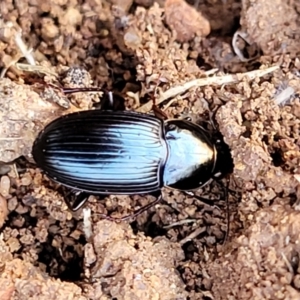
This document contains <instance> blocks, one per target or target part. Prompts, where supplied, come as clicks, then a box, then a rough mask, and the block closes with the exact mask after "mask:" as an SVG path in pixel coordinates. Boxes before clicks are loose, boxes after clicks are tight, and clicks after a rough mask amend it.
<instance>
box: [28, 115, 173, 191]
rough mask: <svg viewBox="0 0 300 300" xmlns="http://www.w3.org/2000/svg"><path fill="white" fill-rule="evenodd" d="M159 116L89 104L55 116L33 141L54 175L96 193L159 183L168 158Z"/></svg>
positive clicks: (37, 156)
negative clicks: (87, 109) (93, 106)
mask: <svg viewBox="0 0 300 300" xmlns="http://www.w3.org/2000/svg"><path fill="white" fill-rule="evenodd" d="M163 128H164V127H163V122H162V121H161V120H159V119H157V118H155V117H153V116H150V115H145V114H139V113H136V112H131V111H117V112H115V111H101V110H89V111H83V112H79V113H73V114H69V115H66V116H63V117H61V118H59V119H57V120H54V121H53V122H52V123H50V124H49V125H48V126H46V127H45V129H44V130H43V131H42V132H41V133H40V134H39V136H38V138H37V139H36V141H35V143H34V145H33V151H32V154H33V157H34V159H35V161H36V163H37V165H38V166H39V167H40V168H41V169H42V170H44V171H45V173H46V174H47V175H48V176H49V177H50V178H51V179H53V180H55V181H57V182H59V183H62V184H64V185H66V186H69V187H71V188H74V189H77V190H82V191H86V192H90V193H94V194H138V193H148V192H152V191H156V190H158V189H160V188H161V187H162V185H163V182H162V173H163V168H164V164H165V161H166V159H167V146H166V143H165V139H164V129H163Z"/></svg>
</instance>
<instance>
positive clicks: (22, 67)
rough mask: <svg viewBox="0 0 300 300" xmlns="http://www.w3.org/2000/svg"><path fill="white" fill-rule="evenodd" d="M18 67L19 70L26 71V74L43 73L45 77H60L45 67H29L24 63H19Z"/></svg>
mask: <svg viewBox="0 0 300 300" xmlns="http://www.w3.org/2000/svg"><path fill="white" fill-rule="evenodd" d="M16 67H17V69H18V70H21V71H25V72H33V73H41V74H45V75H51V76H54V77H55V78H58V75H57V74H56V73H54V72H52V71H50V70H49V68H47V67H44V66H36V65H35V66H33V65H28V64H22V63H17V64H16Z"/></svg>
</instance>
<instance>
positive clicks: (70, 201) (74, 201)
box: [63, 189, 90, 212]
mask: <svg viewBox="0 0 300 300" xmlns="http://www.w3.org/2000/svg"><path fill="white" fill-rule="evenodd" d="M63 191H65V190H64V189H63ZM63 196H64V200H65V202H66V204H67V206H68V208H69V209H70V210H72V211H74V212H75V211H77V210H78V209H80V208H81V207H82V206H83V205H84V204H85V203H86V201H87V200H88V197H89V196H90V194H88V193H86V192H82V191H76V190H69V191H68V192H67V193H66V192H63Z"/></svg>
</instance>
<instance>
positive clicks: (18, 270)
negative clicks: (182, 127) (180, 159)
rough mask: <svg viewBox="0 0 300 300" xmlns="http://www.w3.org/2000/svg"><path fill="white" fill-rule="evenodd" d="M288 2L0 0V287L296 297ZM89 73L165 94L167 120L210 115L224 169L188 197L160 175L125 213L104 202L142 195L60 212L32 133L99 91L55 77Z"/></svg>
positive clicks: (294, 34)
mask: <svg viewBox="0 0 300 300" xmlns="http://www.w3.org/2000/svg"><path fill="white" fill-rule="evenodd" d="M299 14H300V5H299V3H298V2H297V1H285V0H276V1H274V0H251V1H249V0H242V1H237V0H227V1H224V0H203V1H196V0H195V1H193V0H189V1H184V0H166V1H164V0H160V1H154V0H152V1H149V0H135V1H134V0H126V1H124V0H97V1H96V0H86V1H79V0H54V1H48V2H47V1H41V0H34V1H33V0H30V1H22V0H19V1H13V0H2V1H1V4H0V68H1V78H0V153H1V157H0V226H1V229H0V230H1V235H0V264H1V266H0V284H1V287H2V288H1V291H0V299H49V300H50V299H57V300H60V299H118V300H119V299H166V300H173V299H191V300H194V299H299V298H300V259H299V257H300V254H299V253H300V249H299V239H300V224H298V222H299V221H298V220H300V216H299V210H300V206H299V203H300V202H299V200H300V167H299V166H300V101H299V94H300V60H299V58H298V57H299V53H300V50H299V49H300V24H299V20H300V18H299ZM29 48H32V51H29ZM33 63H35V66H34V65H32V64H33ZM271 66H278V68H277V69H276V70H274V71H272V72H269V73H268V74H266V75H264V76H261V75H259V74H260V72H262V71H260V70H265V69H267V68H268V67H271ZM254 70H256V71H257V76H256V77H255V78H251V77H250V76H247V75H243V74H244V73H246V72H249V71H254ZM236 73H240V75H239V76H237V77H235V76H233V77H232V78H231V79H229V80H227V81H226V82H225V83H224V82H223V81H222V78H223V79H224V78H225V75H227V74H236ZM212 77H216V78H218V80H217V81H216V82H221V84H217V83H215V84H213V85H209V84H203V83H201V84H200V83H198V84H195V85H193V87H192V88H190V89H185V88H183V87H185V86H186V85H187V83H188V82H190V81H192V80H195V79H203V80H204V81H205V80H206V79H207V82H208V81H209V80H211V79H212ZM197 82H199V81H197ZM91 86H98V87H101V88H103V89H109V90H113V91H115V92H119V93H121V94H122V95H123V96H124V97H125V106H126V108H127V109H135V110H142V111H144V112H146V111H147V109H146V110H145V106H143V105H144V104H145V103H148V101H150V100H151V99H153V98H155V99H160V98H161V97H162V98H163V99H166V101H164V102H163V103H161V104H160V108H161V109H163V110H164V111H165V112H166V114H167V115H168V116H169V117H171V118H172V117H186V116H189V117H191V118H192V119H193V120H195V121H209V120H211V119H212V120H213V122H214V123H215V125H216V126H217V127H218V130H219V131H220V132H221V134H222V136H223V138H224V141H225V143H226V144H227V145H228V146H229V148H230V153H231V156H232V160H233V164H234V168H233V171H232V172H231V173H230V174H227V176H226V177H225V178H224V179H223V180H221V181H218V182H212V183H211V184H210V185H209V186H206V187H205V188H202V189H200V190H199V191H197V193H196V196H198V198H197V197H194V196H189V195H185V194H183V193H182V192H179V191H176V190H170V189H167V188H164V189H163V191H162V192H163V199H164V201H163V202H162V203H161V204H159V205H157V206H156V207H153V208H151V209H149V210H148V211H147V212H145V213H143V214H141V215H140V216H138V217H137V219H136V220H135V221H134V222H132V223H130V224H128V223H126V222H123V223H115V222H111V221H108V220H103V219H102V218H101V214H103V213H108V214H112V215H114V216H116V217H119V216H122V215H127V214H129V213H130V212H132V211H133V210H134V209H136V208H138V207H140V206H142V205H145V204H147V203H149V202H150V201H153V197H152V196H148V195H143V196H140V195H135V196H131V197H129V196H115V195H110V196H107V197H102V198H101V199H100V198H99V197H95V196H90V198H89V201H88V204H87V206H86V207H85V209H86V210H82V209H81V210H79V211H78V212H76V213H72V212H70V211H69V210H68V207H67V205H66V204H65V202H64V196H63V195H64V194H63V193H62V189H61V187H60V186H59V185H58V184H56V183H54V182H52V181H51V180H50V179H48V178H47V177H46V176H45V175H44V174H43V173H42V172H41V170H39V169H38V168H36V166H35V165H34V164H33V161H32V157H31V147H32V143H33V141H34V139H35V137H36V136H37V134H38V133H39V131H40V130H41V129H42V128H43V127H44V126H45V125H46V124H48V123H49V122H50V121H51V120H53V119H55V118H56V117H58V116H61V115H64V114H68V113H70V112H74V111H80V110H84V109H91V108H93V107H95V106H97V104H98V102H99V101H100V99H101V92H97V93H96V92H94V93H77V94H74V95H65V94H64V93H63V91H62V87H69V88H74V87H75V88H76V87H81V88H82V87H91ZM175 87H177V88H182V89H183V90H181V92H178V93H175V92H173V90H172V89H173V88H175ZM168 91H172V93H171V96H165V95H167V93H168ZM168 95H169V94H168ZM164 97H165V98H164ZM224 164H225V162H224ZM224 186H225V187H226V188H227V187H228V191H229V193H228V200H229V204H228V208H229V221H230V222H229V228H228V226H227V225H228V223H227V204H226V202H225V198H226V197H225V195H224ZM199 197H203V198H206V199H208V201H204V200H203V201H199V199H200V198H199ZM89 214H91V215H89Z"/></svg>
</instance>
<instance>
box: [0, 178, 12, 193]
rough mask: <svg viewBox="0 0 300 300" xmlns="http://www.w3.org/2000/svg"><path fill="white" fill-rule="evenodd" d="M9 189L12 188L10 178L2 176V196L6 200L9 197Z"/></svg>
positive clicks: (0, 183)
mask: <svg viewBox="0 0 300 300" xmlns="http://www.w3.org/2000/svg"><path fill="white" fill-rule="evenodd" d="M9 188H10V179H9V177H8V176H2V177H1V180H0V194H1V195H2V196H3V197H5V198H6V197H7V196H8V195H9Z"/></svg>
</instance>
